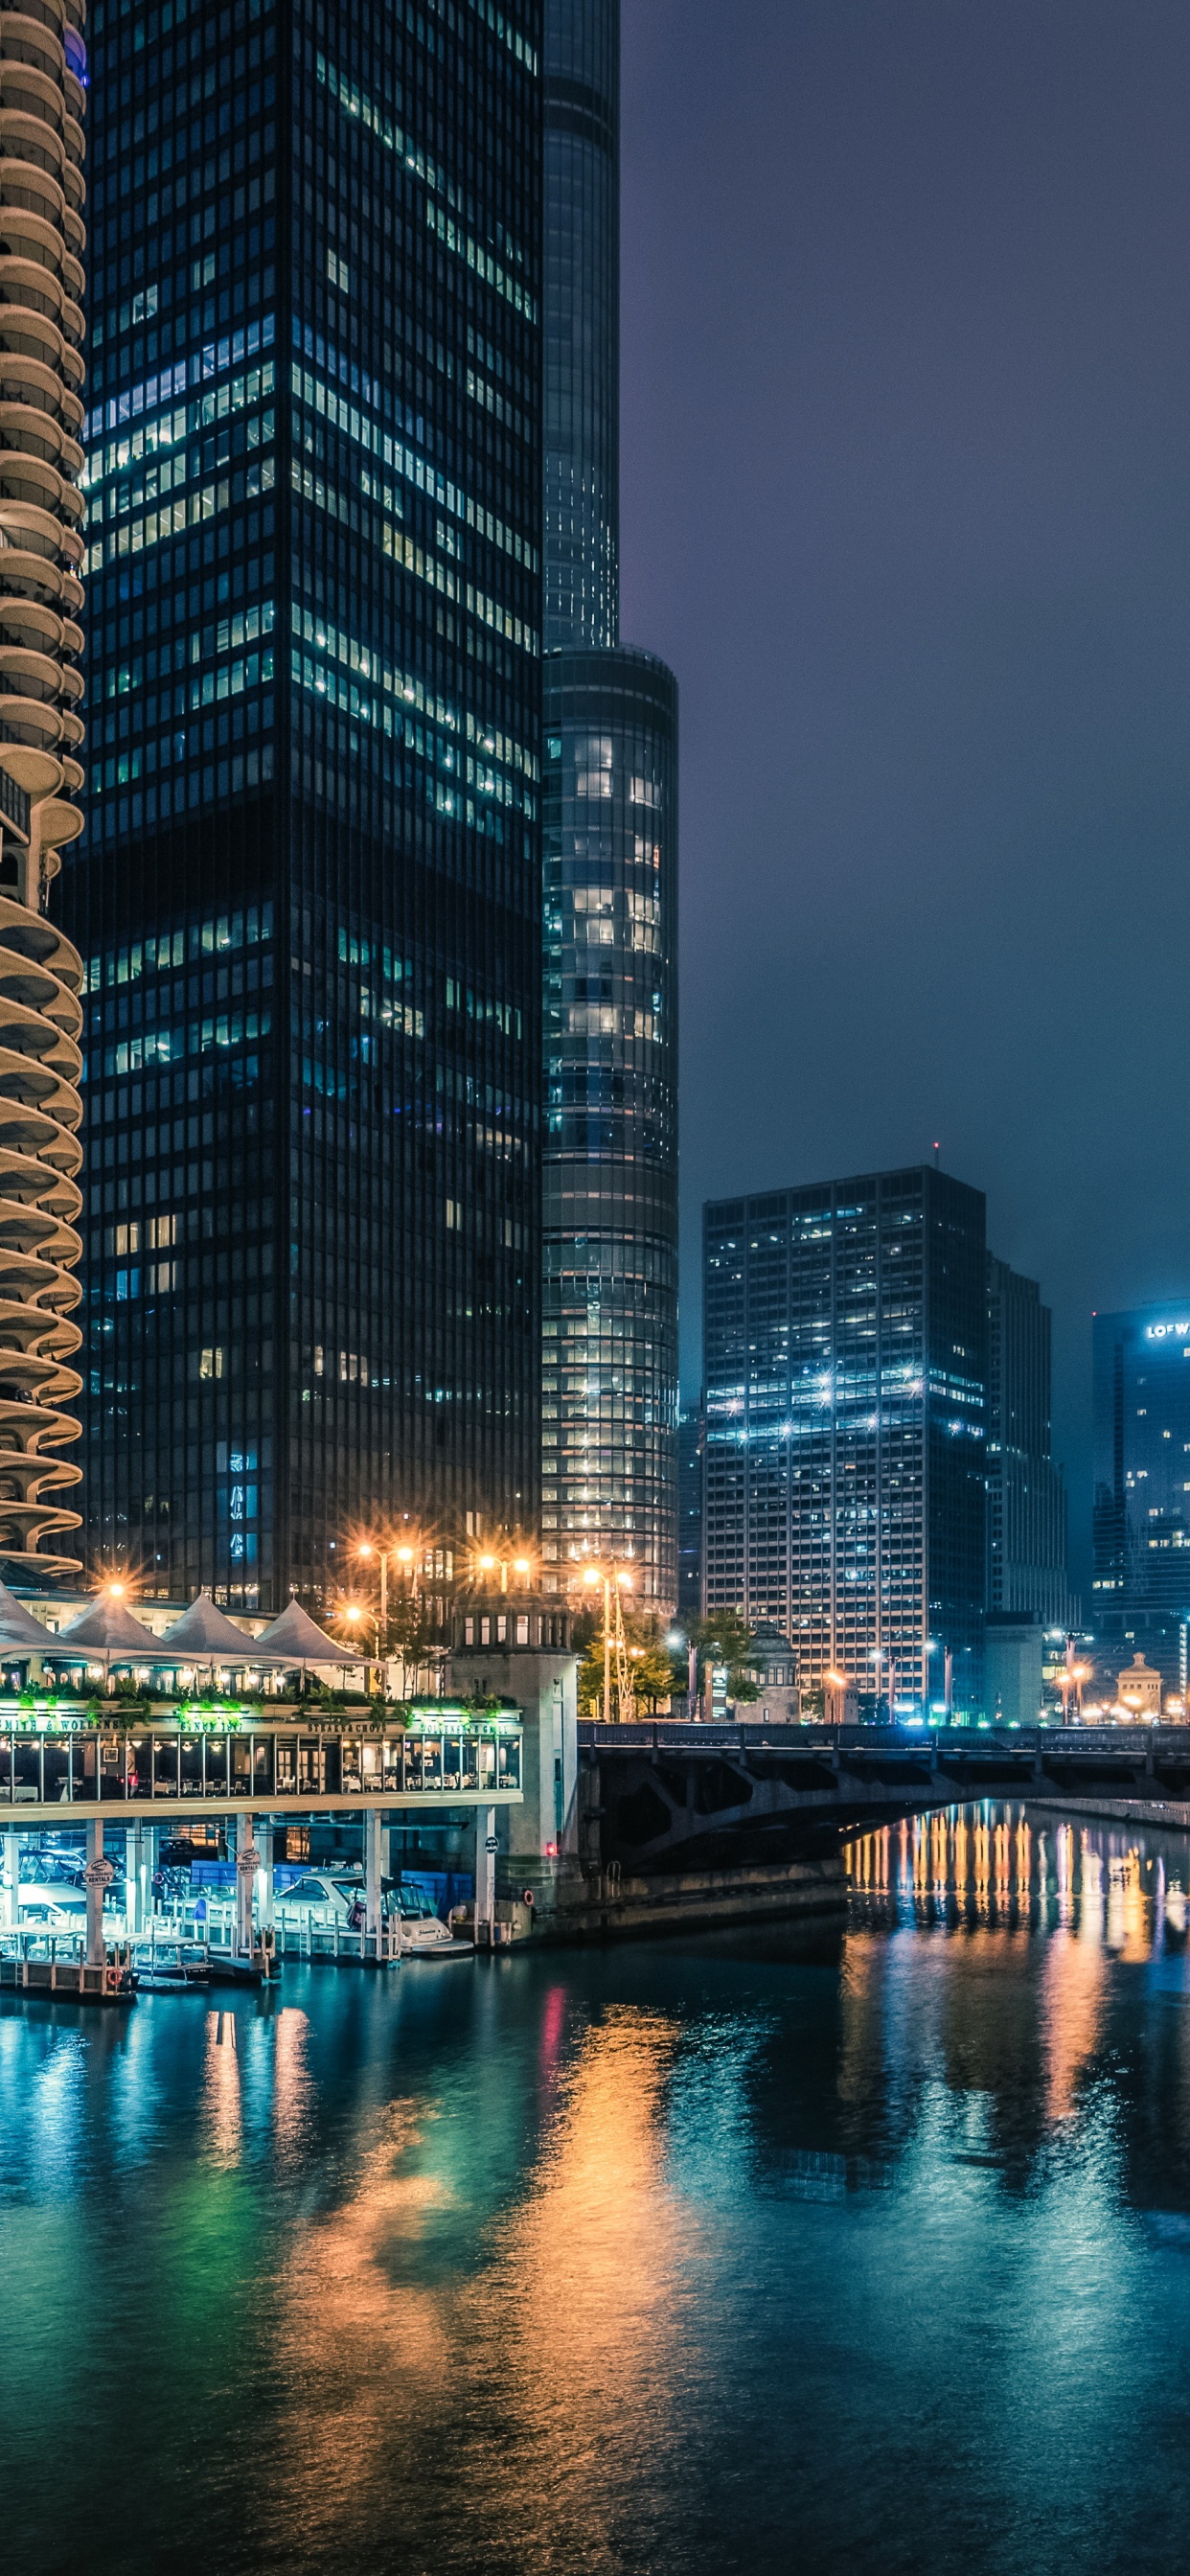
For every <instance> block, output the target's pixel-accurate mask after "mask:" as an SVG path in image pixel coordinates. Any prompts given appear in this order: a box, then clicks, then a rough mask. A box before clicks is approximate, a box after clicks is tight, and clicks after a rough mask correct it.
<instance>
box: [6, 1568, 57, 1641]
mask: <svg viewBox="0 0 1190 2576" xmlns="http://www.w3.org/2000/svg"><path fill="white" fill-rule="evenodd" d="M53 1644H54V1638H53V1634H52V1632H51V1630H50V1629H49V1628H45V1627H43V1626H42V1623H41V1621H40V1619H35V1618H34V1617H33V1616H32V1614H31V1612H30V1611H28V1610H26V1608H25V1605H24V1603H23V1602H22V1601H18V1600H17V1597H16V1594H15V1592H10V1591H9V1589H8V1585H7V1584H6V1583H0V1655H2V1654H3V1652H4V1649H5V1647H9V1648H11V1647H13V1646H27V1647H29V1648H30V1650H31V1651H32V1652H33V1653H35V1654H42V1655H44V1654H46V1653H47V1652H48V1651H49V1650H50V1649H51V1648H52V1646H53Z"/></svg>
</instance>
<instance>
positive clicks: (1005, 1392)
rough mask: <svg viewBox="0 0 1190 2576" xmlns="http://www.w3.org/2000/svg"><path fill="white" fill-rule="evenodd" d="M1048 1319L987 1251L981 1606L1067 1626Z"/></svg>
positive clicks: (1030, 1288) (1027, 1286)
mask: <svg viewBox="0 0 1190 2576" xmlns="http://www.w3.org/2000/svg"><path fill="white" fill-rule="evenodd" d="M1051 1378H1052V1323H1051V1316H1050V1310H1049V1307H1048V1306H1043V1305H1042V1302H1041V1292H1040V1290H1039V1288H1038V1284H1037V1281H1036V1280H1035V1279H1025V1278H1022V1276H1021V1273H1020V1272H1019V1271H1017V1270H1012V1269H1010V1267H1009V1265H1008V1263H1007V1262H1006V1261H997V1260H996V1259H995V1257H994V1255H993V1254H992V1253H989V1254H988V1438H987V1471H988V1506H987V1564H988V1571H987V1607H988V1609H989V1610H990V1611H994V1612H1009V1611H1014V1610H1015V1611H1035V1612H1036V1614H1037V1616H1038V1618H1039V1619H1040V1620H1041V1621H1042V1622H1043V1624H1044V1625H1045V1626H1046V1627H1047V1628H1052V1627H1063V1628H1065V1627H1069V1626H1070V1624H1071V1620H1072V1618H1073V1616H1074V1604H1073V1603H1072V1601H1071V1597H1070V1586H1069V1581H1068V1578H1067V1572H1066V1489H1065V1486H1064V1484H1063V1481H1062V1470H1061V1468H1060V1467H1057V1466H1055V1464H1054V1461H1053V1459H1052V1457H1051V1456H1050V1437H1051V1425H1050V1386H1051Z"/></svg>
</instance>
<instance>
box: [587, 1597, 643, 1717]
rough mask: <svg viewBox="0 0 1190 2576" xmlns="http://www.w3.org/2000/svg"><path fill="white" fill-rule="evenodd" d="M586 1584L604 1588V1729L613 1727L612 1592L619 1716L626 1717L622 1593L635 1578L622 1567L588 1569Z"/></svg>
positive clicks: (625, 1661) (625, 1662) (625, 1664)
mask: <svg viewBox="0 0 1190 2576" xmlns="http://www.w3.org/2000/svg"><path fill="white" fill-rule="evenodd" d="M583 1581H584V1583H587V1584H590V1585H591V1586H592V1587H594V1586H595V1585H596V1584H598V1583H601V1584H602V1585H603V1723H604V1725H605V1726H610V1725H611V1722H612V1590H613V1586H614V1589H615V1596H616V1664H617V1679H618V1681H619V1684H620V1714H621V1716H623V1714H624V1701H625V1699H626V1697H627V1688H626V1683H627V1669H626V1666H627V1659H626V1657H625V1654H624V1620H623V1613H622V1610H621V1606H620V1595H621V1593H622V1592H631V1590H632V1576H631V1575H630V1574H629V1573H628V1571H627V1569H626V1568H625V1567H624V1566H622V1565H613V1566H611V1567H604V1566H598V1565H585V1566H584V1567H583Z"/></svg>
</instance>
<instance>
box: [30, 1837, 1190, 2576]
mask: <svg viewBox="0 0 1190 2576" xmlns="http://www.w3.org/2000/svg"><path fill="white" fill-rule="evenodd" d="M852 1861H853V1871H854V1887H853V1894H852V1900H851V1911H850V1916H849V1919H848V1923H847V1927H846V1929H842V1928H839V1929H838V1930H837V1931H836V1930H828V1931H819V1932H818V1933H817V1934H816V1935H815V1936H814V1939H813V1942H812V1943H808V1942H807V1941H806V1939H805V1938H804V1936H803V1937H801V1938H799V1937H797V1936H795V1935H794V1933H793V1932H792V1931H788V1930H784V1929H775V1928H774V1929H768V1930H766V1931H764V1932H763V1933H759V1932H758V1933H738V1934H734V1935H732V1934H719V1935H717V1936H714V1937H709V1936H708V1937H707V1938H704V1939H690V1940H687V1941H683V1942H681V1943H665V1944H642V1945H640V1946H634V1947H624V1948H617V1949H614V1950H611V1951H609V1952H602V1953H591V1952H568V1953H557V1954H554V1955H552V1956H551V1955H549V1954H545V1955H540V1956H538V1957H534V1958H512V1959H499V1960H496V1961H487V1962H482V1963H480V1962H466V1963H461V1962H459V1963H451V1964H450V1965H443V1966H440V1967H434V1966H432V1965H429V1964H426V1965H423V1966H413V1967H407V1968H405V1969H403V1970H402V1971H401V1972H400V1973H399V1975H397V1976H395V1977H393V1978H391V1979H390V1980H388V1981H387V1982H386V1981H383V1980H381V1979H378V1978H374V1977H373V1978H369V1977H367V1976H364V1975H362V1974H361V1973H359V1972H358V1971H353V1970H348V1969H341V1970H338V1971H336V1970H335V1969H333V1968H330V1967H326V1968H315V1969H312V1970H295V1969H294V1968H292V1967H291V1968H288V1969H287V1970H286V1973H285V1982H284V1985H283V1987H282V1989H281V1992H280V1995H279V1997H270V1998H262V1999H259V2000H258V1999H247V1998H245V1999H240V2000H236V2001H234V2002H231V2003H230V2006H229V2003H228V1998H227V1997H226V1996H224V1997H222V1998H221V1997H220V1996H219V1995H218V1994H217V1993H216V1994H207V1995H203V1994H196V1995H194V1996H191V1997H187V1998H176V1997H173V1996H156V1997H146V1998H144V1999H143V2000H142V2001H141V2002H140V2003H139V2004H138V2005H137V2006H136V2007H135V2009H134V2010H133V2011H132V2012H131V2013H130V2014H128V2015H126V2016H122V2017H119V2018H117V2017H116V2016H110V2017H108V2016H104V2017H99V2016H96V2017H93V2018H87V2017H85V2016H82V2015H80V2014H79V2013H78V2012H77V2011H75V2010H73V2009H71V2008H69V2007H58V2008H56V2009H52V2008H49V2007H46V2006H30V2007H28V2008H27V2009H22V2008H20V2007H18V2006H16V2005H14V2004H11V2003H8V2002H6V2003H5V2004H4V2005H3V2006H0V2467H2V2468H3V2471H4V2477H3V2488H2V2493H3V2498H4V2516H5V2549H4V2555H5V2558H6V2561H7V2563H8V2564H10V2565H12V2566H13V2567H14V2568H19V2569H20V2570H21V2571H22V2576H57V2571H59V2570H61V2571H75V2570H87V2571H95V2576H109V2571H111V2572H112V2576H142V2571H149V2570H153V2571H156V2570H158V2569H162V2570H165V2569H169V2570H171V2571H176V2576H189V2571H190V2570H199V2569H201V2570H209V2571H210V2576H239V2571H241V2570H243V2571H246V2570H249V2569H251V2570H262V2571H273V2570H277V2571H286V2576H313V2571H315V2570H319V2571H328V2576H339V2571H344V2576H347V2571H350V2576H373V2571H377V2576H379V2571H385V2576H445V2571H460V2572H461V2576H545V2571H547V2570H548V2571H558V2576H638V2571H640V2576H644V2571H651V2576H693V2571H698V2576H726V2571H733V2576H734V2571H736V2570H741V2571H742V2570H748V2571H750V2572H751V2576H757V2572H758V2571H768V2570H770V2569H772V2570H776V2569H785V2568H793V2567H796V2568H799V2569H805V2570H807V2571H809V2576H818V2571H831V2570H834V2569H836V2568H837V2569H839V2570H844V2569H847V2570H851V2571H855V2570H857V2569H858V2570H867V2569H869V2568H871V2569H873V2570H879V2571H881V2576H886V2571H899V2570H901V2569H905V2570H908V2569H910V2568H912V2569H913V2570H915V2571H922V2570H924V2571H928V2576H933V2571H936V2570H945V2569H951V2568H954V2569H962V2570H963V2571H964V2576H977V2571H983V2570H994V2571H997V2576H999V2571H1004V2576H1009V2571H1011V2576H1018V2571H1023V2570H1027V2571H1029V2576H1049V2571H1051V2570H1053V2571H1055V2576H1056V2571H1058V2570H1059V2569H1061V2570H1063V2571H1065V2570H1067V2569H1068V2568H1069V2566H1070V2565H1071V2563H1072V2562H1080V2563H1081V2562H1083V2561H1085V2562H1086V2563H1088V2564H1089V2565H1092V2566H1094V2567H1095V2569H1096V2570H1097V2571H1103V2570H1107V2571H1114V2570H1116V2569H1121V2570H1122V2569H1124V2568H1127V2569H1129V2570H1130V2571H1131V2570H1135V2569H1137V2568H1139V2567H1145V2568H1147V2567H1153V2566H1155V2567H1158V2568H1163V2567H1164V2566H1166V2565H1169V2566H1171V2567H1172V2566H1174V2565H1176V2564H1177V2563H1179V2562H1180V2559H1181V2555H1182V2552H1183V2548H1184V2536H1185V2531H1186V2525H1187V2515H1188V2511H1190V1974H1188V1966H1187V1950H1186V1898H1185V1895H1184V1892H1183V1891H1185V1890H1186V1888H1187V1886H1188V1885H1190V1845H1188V1843H1187V1841H1186V1838H1185V1837H1183V1836H1176V1835H1172V1834H1170V1835H1165V1834H1152V1833H1141V1832H1138V1831H1134V1830H1131V1829H1120V1830H1118V1831H1117V1830H1116V1829H1114V1828H1110V1827H1107V1826H1099V1825H1093V1824H1089V1823H1087V1824H1081V1823H1079V1822H1077V1821H1072V1822H1070V1823H1063V1822H1061V1821H1060V1820H1058V1819H1056V1818H1052V1817H1045V1816H1043V1815H1042V1814H1041V1813H1040V1811H1037V1810H1030V1811H1027V1812H1026V1811H1022V1810H1020V1809H1016V1808H1012V1809H1004V1808H990V1807H989V1808H986V1809H979V1810H974V1809H967V1810H964V1811H962V1813H961V1814H958V1815H953V1814H952V1815H950V1816H949V1817H946V1818H938V1819H931V1820H927V1821H925V1822H924V1823H922V1824H921V1825H920V1826H914V1825H907V1826H906V1827H904V1828H903V1829H900V1828H898V1829H896V1830H894V1831H893V1832H892V1833H891V1834H883V1835H877V1836H873V1837H872V1838H871V1839H870V1840H868V1841H866V1842H863V1843H860V1844H857V1845H856V1847H855V1849H854V1852H853V1854H852ZM221 2000H222V2002H223V2003H224V2006H225V2008H224V2009H223V2010H219V2009H218V2006H219V2004H220V2001H221Z"/></svg>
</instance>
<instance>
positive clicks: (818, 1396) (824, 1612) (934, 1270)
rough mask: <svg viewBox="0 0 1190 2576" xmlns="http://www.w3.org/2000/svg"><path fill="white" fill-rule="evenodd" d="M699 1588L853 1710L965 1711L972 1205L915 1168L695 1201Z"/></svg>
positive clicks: (972, 1518) (977, 1261)
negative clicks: (701, 1432) (793, 1654)
mask: <svg viewBox="0 0 1190 2576" xmlns="http://www.w3.org/2000/svg"><path fill="white" fill-rule="evenodd" d="M703 1330H704V1350H705V1370H706V1376H705V1385H706V1413H707V1426H706V1460H705V1487H704V1490H705V1517H704V1526H703V1583H704V1590H705V1597H706V1603H707V1607H708V1609H710V1610H713V1609H720V1608H725V1607H726V1608H735V1609H739V1610H740V1611H742V1612H743V1614H744V1616H745V1618H746V1619H748V1620H749V1621H750V1622H752V1623H754V1624H761V1623H763V1624H765V1625H771V1626H773V1627H775V1628H777V1629H778V1630H779V1631H780V1633H781V1634H782V1635H783V1636H787V1637H788V1638H789V1639H790V1640H791V1642H792V1643H793V1645H794V1646H795V1647H796V1649H797V1656H798V1680H799V1682H800V1684H801V1686H802V1688H803V1689H805V1688H807V1687H809V1688H814V1687H817V1686H819V1685H821V1684H822V1683H823V1681H824V1680H825V1678H826V1676H827V1675H828V1674H830V1673H832V1672H834V1673H840V1674H842V1675H843V1676H844V1678H845V1679H846V1680H847V1681H848V1682H850V1683H852V1684H853V1685H855V1686H857V1687H858V1689H859V1692H860V1694H861V1697H863V1698H866V1699H868V1701H869V1704H872V1703H875V1704H876V1705H877V1706H883V1707H885V1708H886V1707H887V1703H888V1701H889V1699H890V1697H891V1698H893V1699H894V1700H895V1701H896V1703H897V1705H898V1706H899V1707H900V1708H902V1709H904V1708H907V1707H915V1708H918V1709H920V1708H921V1707H922V1705H923V1703H924V1702H926V1701H927V1700H928V1701H929V1702H930V1703H931V1704H932V1705H942V1706H944V1705H946V1704H947V1702H948V1701H949V1704H950V1705H951V1706H952V1707H953V1708H954V1709H955V1710H971V1709H977V1708H978V1707H979V1705H980V1696H981V1690H982V1632H983V1593H984V1547H985V1536H984V1514H985V1500H986V1496H985V1475H986V1455H985V1453H986V1446H987V1442H986V1433H987V1289H986V1247H985V1242H984V1199H983V1195H982V1192H981V1191H979V1190H973V1189H969V1188H967V1187H966V1186H965V1184H964V1183H963V1182H961V1181H956V1180H952V1179H951V1178H950V1177H949V1175H948V1174H946V1173H943V1172H939V1171H936V1170H934V1169H933V1168H932V1167H928V1166H926V1167H923V1166H918V1167H915V1168H913V1169H910V1170H907V1171H895V1172H877V1173H867V1174H865V1175H863V1176H862V1177H861V1178H859V1179H856V1180H848V1181H834V1182H829V1181H828V1182H822V1183H817V1184H815V1185H814V1186H813V1187H809V1188H801V1189H792V1190H779V1191H776V1192H773V1193H770V1194H768V1195H766V1196H764V1197H757V1198H746V1199H729V1200H721V1201H716V1202H715V1203H713V1204H712V1205H710V1206H708V1207H707V1208H706V1210H705V1212H704V1327H703Z"/></svg>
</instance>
